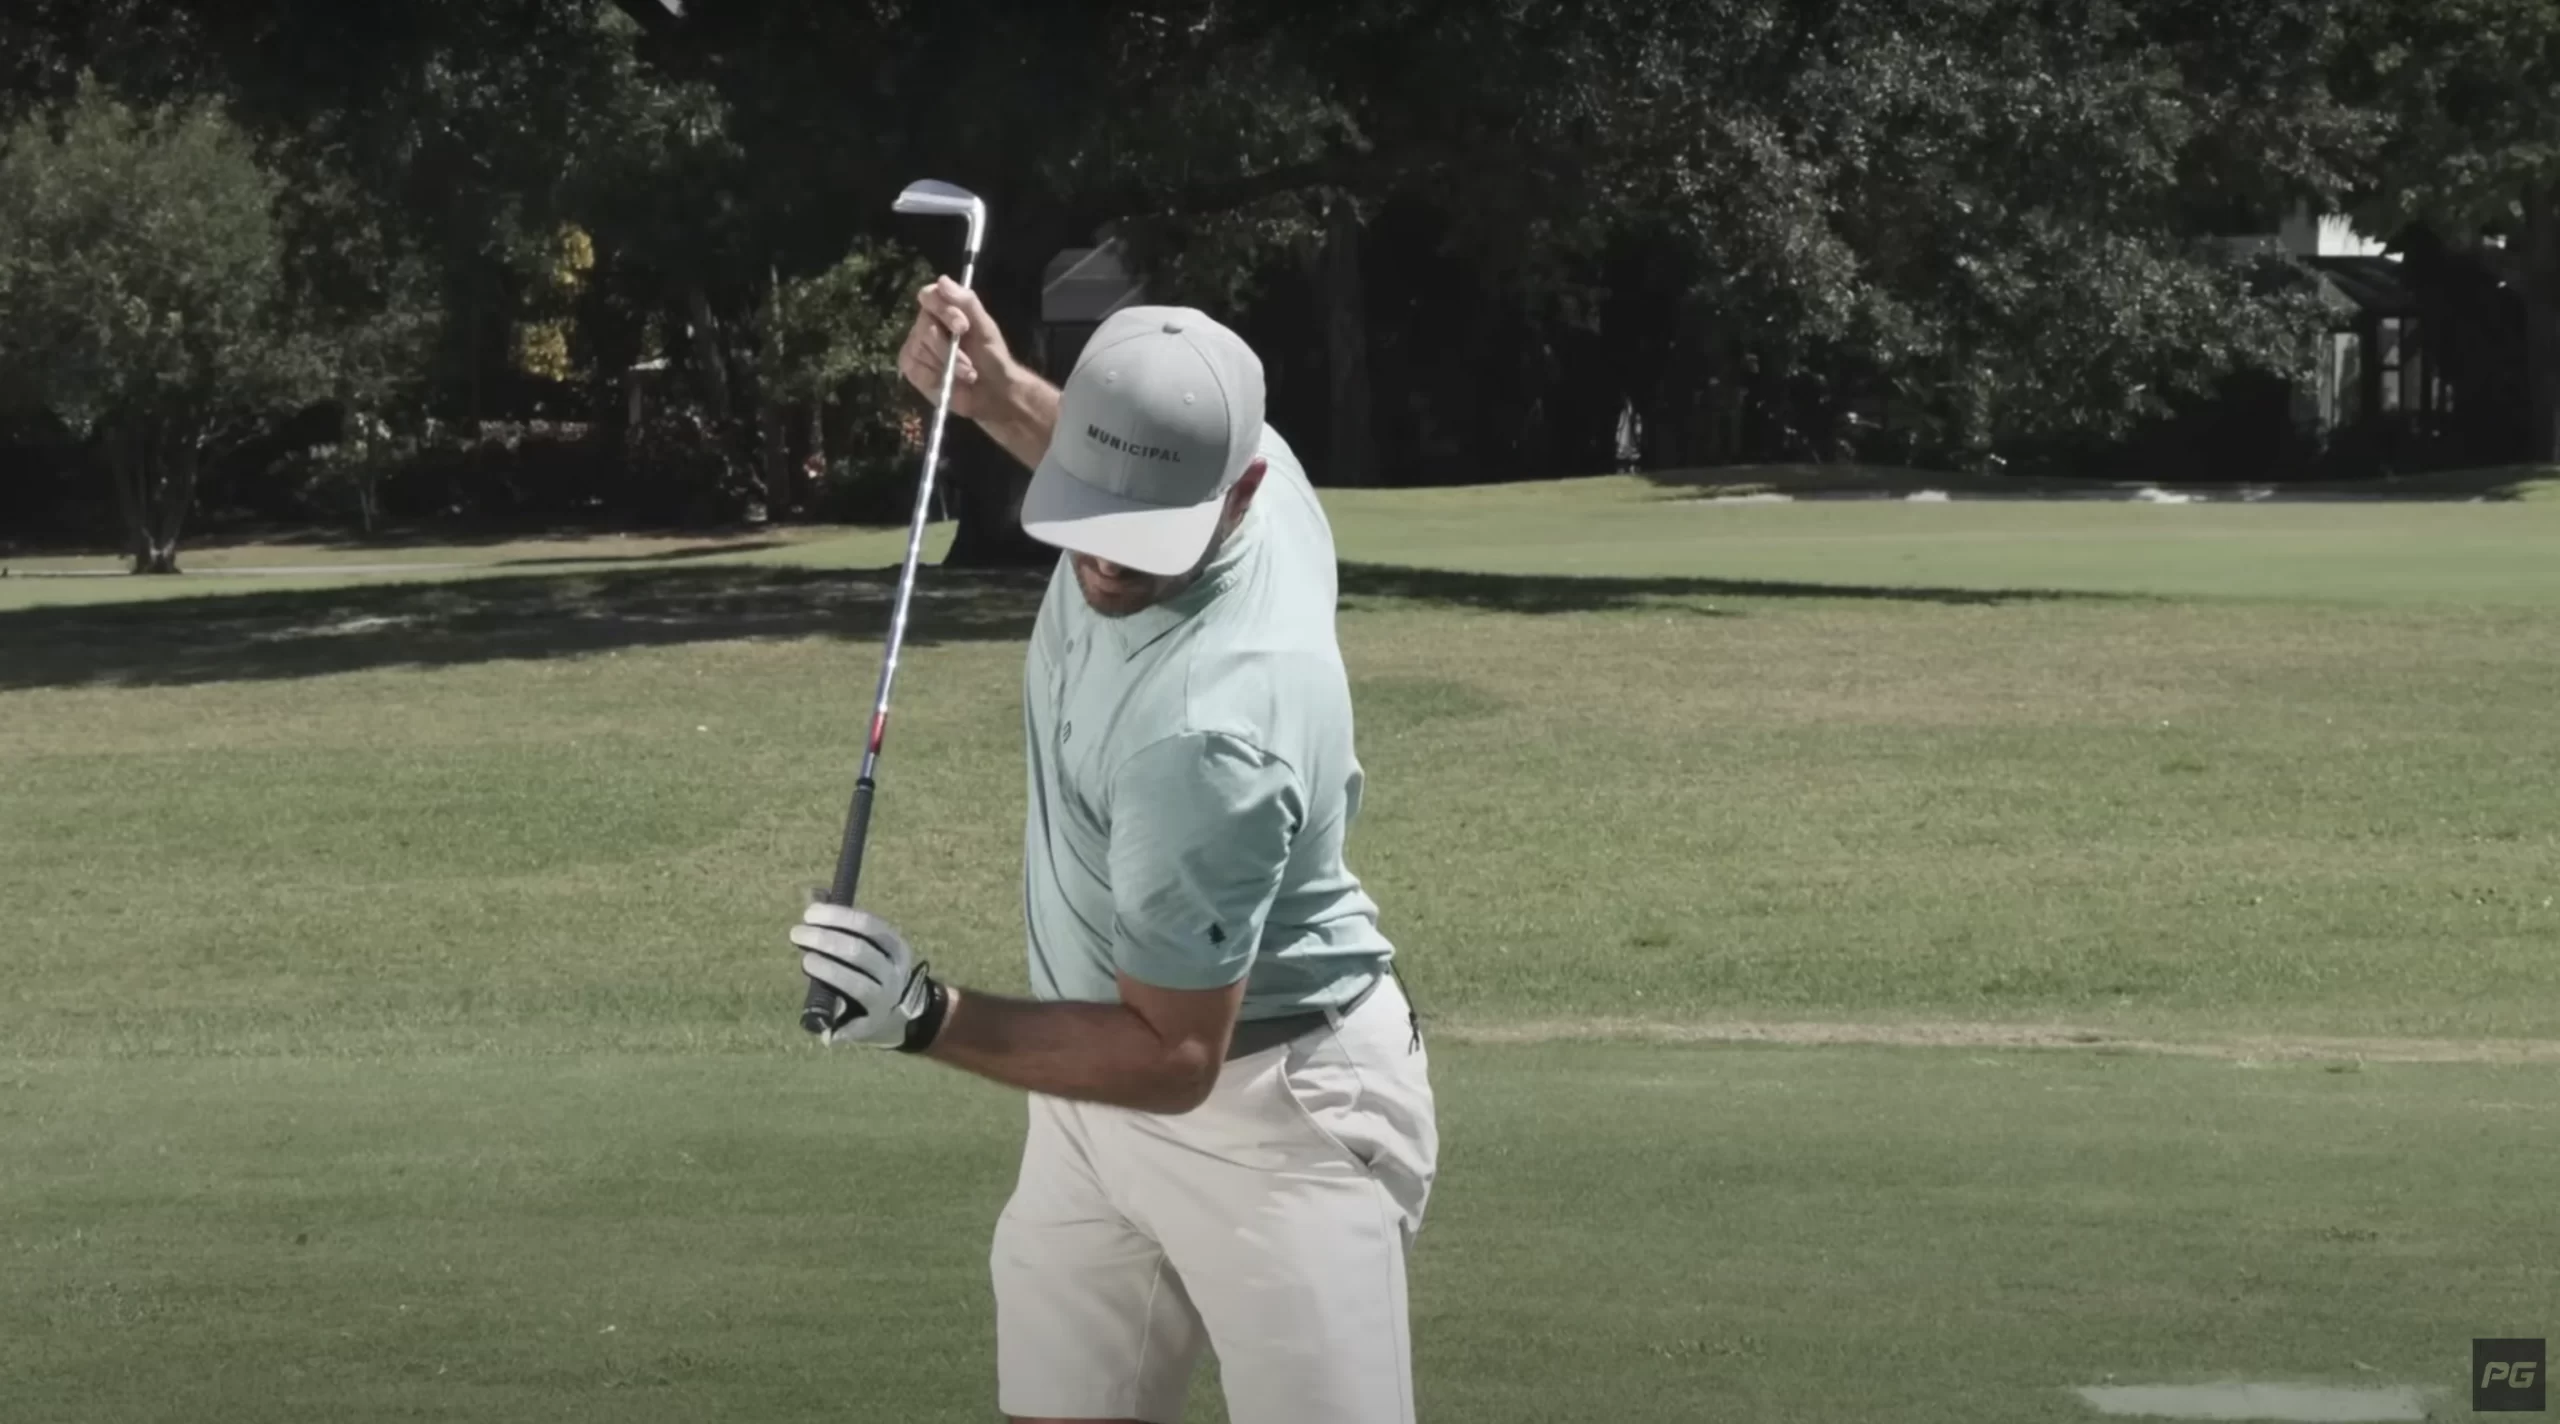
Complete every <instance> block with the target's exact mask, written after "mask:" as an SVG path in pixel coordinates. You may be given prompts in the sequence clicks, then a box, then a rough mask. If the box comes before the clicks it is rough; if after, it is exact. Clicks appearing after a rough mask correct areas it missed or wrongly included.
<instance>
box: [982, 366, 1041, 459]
mask: <svg viewBox="0 0 2560 1424" xmlns="http://www.w3.org/2000/svg"><path fill="white" fill-rule="evenodd" d="M1008 384H1009V385H1010V386H1011V389H1010V390H1008V391H1007V392H1006V399H1005V402H1004V404H1003V406H1002V407H1001V408H1000V409H997V410H995V411H991V412H989V413H988V414H986V415H983V416H980V417H979V418H978V428H979V429H981V430H983V431H985V432H987V434H988V436H990V437H991V438H993V439H994V441H995V442H996V443H997V444H998V445H1001V446H1003V447H1004V450H1005V453H1006V454H1008V455H1011V456H1012V457H1013V458H1015V459H1017V460H1020V461H1021V462H1022V463H1023V466H1024V468H1026V469H1031V468H1037V467H1038V466H1039V464H1040V457H1041V456H1043V455H1045V454H1047V453H1049V437H1050V436H1052V435H1054V434H1056V433H1057V429H1058V388H1057V387H1056V386H1053V385H1050V384H1049V383H1048V382H1047V381H1044V380H1042V379H1041V378H1040V377H1039V376H1037V375H1035V374H1033V373H1032V372H1031V371H1030V370H1028V369H1024V370H1019V371H1016V372H1014V373H1013V375H1012V377H1011V379H1010V381H1009V383H1008Z"/></svg>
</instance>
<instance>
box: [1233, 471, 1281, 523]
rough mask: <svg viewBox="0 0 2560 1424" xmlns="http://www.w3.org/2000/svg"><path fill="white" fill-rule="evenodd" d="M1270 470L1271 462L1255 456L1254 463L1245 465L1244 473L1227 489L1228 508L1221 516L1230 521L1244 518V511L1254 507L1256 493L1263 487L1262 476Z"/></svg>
mask: <svg viewBox="0 0 2560 1424" xmlns="http://www.w3.org/2000/svg"><path fill="white" fill-rule="evenodd" d="M1270 472H1271V462H1270V461H1268V460H1265V459H1263V458H1262V457H1261V456H1259V455H1256V456H1254V457H1253V463H1252V464H1250V465H1247V466H1245V467H1244V473H1243V474H1241V475H1238V476H1236V482H1235V484H1234V485H1233V486H1232V487H1230V488H1229V489H1228V490H1227V509H1226V513H1225V514H1224V515H1222V516H1221V518H1222V519H1223V520H1225V521H1227V522H1230V523H1232V522H1233V521H1235V520H1238V519H1242V518H1244V512H1245V511H1246V510H1248V509H1251V508H1253V497H1254V495H1255V493H1257V492H1258V491H1260V490H1261V488H1262V477H1263V476H1264V475H1266V474H1269V473H1270Z"/></svg>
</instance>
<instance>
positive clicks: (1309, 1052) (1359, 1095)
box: [1274, 1030, 1378, 1174]
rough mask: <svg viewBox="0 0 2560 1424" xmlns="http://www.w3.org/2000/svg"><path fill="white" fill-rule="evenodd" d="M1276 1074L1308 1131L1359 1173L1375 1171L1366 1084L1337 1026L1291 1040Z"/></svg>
mask: <svg viewBox="0 0 2560 1424" xmlns="http://www.w3.org/2000/svg"><path fill="white" fill-rule="evenodd" d="M1274 1076H1275V1077H1277V1078H1278V1079H1279V1082H1280V1095H1281V1096H1282V1097H1284V1098H1286V1099H1288V1107H1289V1110H1290V1111H1291V1112H1293V1113H1295V1114H1296V1115H1297V1117H1298V1119H1299V1120H1300V1121H1301V1122H1303V1123H1305V1124H1306V1126H1307V1130H1308V1131H1310V1132H1312V1133H1314V1134H1315V1136H1316V1138H1317V1139H1318V1140H1319V1141H1320V1142H1322V1143H1323V1144H1324V1146H1325V1147H1327V1148H1328V1149H1330V1150H1331V1151H1333V1152H1334V1153H1336V1154H1338V1155H1339V1156H1341V1157H1342V1158H1343V1159H1344V1160H1345V1161H1347V1162H1348V1163H1350V1164H1351V1165H1352V1166H1354V1167H1357V1168H1359V1169H1360V1171H1361V1172H1362V1173H1364V1174H1374V1173H1375V1171H1376V1169H1377V1164H1378V1144H1377V1141H1376V1135H1375V1134H1374V1133H1373V1132H1371V1131H1370V1130H1369V1129H1368V1126H1367V1123H1368V1117H1369V1114H1367V1113H1366V1112H1365V1111H1364V1108H1365V1102H1364V1100H1365V1098H1366V1097H1367V1093H1366V1085H1365V1083H1364V1082H1363V1080H1362V1076H1361V1072H1360V1065H1359V1063H1358V1061H1357V1060H1356V1059H1354V1058H1353V1057H1352V1056H1351V1051H1350V1045H1349V1044H1348V1043H1346V1042H1345V1041H1344V1039H1343V1036H1342V1034H1341V1032H1340V1031H1339V1030H1336V1031H1333V1032H1329V1033H1322V1034H1309V1035H1308V1036H1307V1037H1305V1038H1303V1039H1300V1040H1298V1041H1297V1042H1295V1043H1292V1044H1290V1045H1289V1046H1288V1050H1287V1051H1286V1052H1285V1053H1283V1054H1282V1055H1281V1060H1280V1067H1279V1071H1278V1072H1277V1073H1276V1074H1275V1075H1274Z"/></svg>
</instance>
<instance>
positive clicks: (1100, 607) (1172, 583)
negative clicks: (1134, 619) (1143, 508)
mask: <svg viewBox="0 0 2560 1424" xmlns="http://www.w3.org/2000/svg"><path fill="white" fill-rule="evenodd" d="M1234 532H1235V530H1234V529H1233V527H1231V526H1230V525H1226V524H1221V525H1219V527H1218V532H1217V535H1216V536H1215V537H1214V538H1212V539H1210V541H1209V547H1208V548H1206V549H1204V550H1202V551H1201V553H1200V559H1199V562H1197V563H1195V564H1193V565H1192V566H1191V568H1190V569H1189V571H1187V572H1184V573H1178V574H1171V575H1165V574H1142V573H1139V572H1138V571H1137V570H1135V569H1129V568H1123V569H1121V570H1120V573H1119V576H1118V577H1117V578H1106V577H1104V576H1103V573H1102V570H1101V568H1100V563H1101V561H1100V560H1097V559H1093V558H1090V557H1088V556H1086V555H1083V554H1077V555H1074V556H1072V558H1073V563H1074V565H1075V574H1076V588H1077V590H1078V591H1079V592H1081V593H1082V594H1084V606H1085V607H1087V608H1090V609H1092V610H1093V611H1094V612H1096V613H1098V614H1100V615H1102V616H1103V617H1105V618H1127V617H1129V616H1130V615H1132V614H1137V613H1144V612H1146V611H1147V610H1148V609H1150V608H1153V607H1155V606H1156V605H1157V604H1159V603H1162V602H1164V601H1165V600H1166V599H1168V598H1172V597H1175V596H1176V595H1178V594H1180V593H1181V592H1182V591H1183V590H1184V589H1186V588H1189V587H1191V585H1193V584H1195V583H1198V582H1199V581H1200V576H1201V575H1202V574H1204V573H1206V572H1208V569H1209V564H1210V561H1211V560H1213V559H1215V558H1217V557H1218V551H1219V550H1220V549H1223V548H1225V547H1226V544H1227V538H1228V536H1229V535H1231V534H1233V533H1234ZM1115 567H1116V566H1115Z"/></svg>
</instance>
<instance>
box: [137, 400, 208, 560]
mask: <svg viewBox="0 0 2560 1424" xmlns="http://www.w3.org/2000/svg"><path fill="white" fill-rule="evenodd" d="M163 438H164V439H165V440H166V441H167V443H168V449H167V451H166V452H165V454H164V455H163V457H162V458H161V461H160V469H161V476H160V490H159V499H160V508H159V509H158V511H157V514H158V518H157V519H155V520H154V521H153V526H154V527H153V531H152V558H151V568H150V570H149V572H151V573H155V574H174V573H176V572H177V571H178V535H179V533H180V532H181V531H182V530H183V529H185V527H186V523H187V513H188V511H190V510H191V509H193V508H194V507H195V502H196V471H197V470H198V469H199V468H200V461H199V458H198V457H199V455H200V453H201V452H200V451H199V449H198V447H197V445H196V438H195V434H194V432H193V431H191V430H188V429H186V428H184V427H181V428H179V429H176V430H173V431H169V432H167V433H166V434H165V436H164V437H163Z"/></svg>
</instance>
